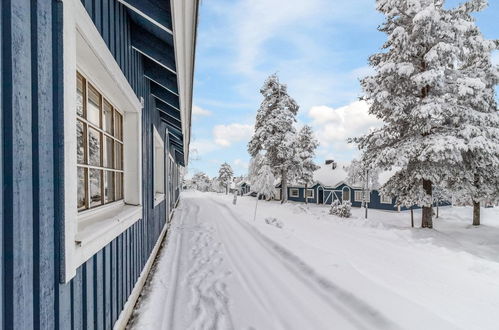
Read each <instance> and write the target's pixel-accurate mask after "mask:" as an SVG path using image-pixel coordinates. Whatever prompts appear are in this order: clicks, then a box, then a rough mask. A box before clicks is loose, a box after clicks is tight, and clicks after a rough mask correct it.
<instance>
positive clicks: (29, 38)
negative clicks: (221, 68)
mask: <svg viewBox="0 0 499 330" xmlns="http://www.w3.org/2000/svg"><path fill="white" fill-rule="evenodd" d="M81 2H82V4H83V6H84V8H85V10H86V11H87V13H88V15H89V17H90V18H91V19H92V21H93V22H94V25H95V26H96V28H97V30H98V31H99V33H100V34H101V36H102V38H103V40H104V41H105V43H106V44H107V46H108V48H109V50H110V51H111V54H113V56H114V58H115V60H116V62H117V63H118V65H119V67H120V68H121V70H122V72H123V74H124V75H125V77H126V78H127V80H128V81H129V83H130V85H131V87H132V89H133V91H134V92H135V94H136V96H137V97H138V98H139V99H141V98H143V100H144V108H143V110H142V123H141V124H142V132H143V136H142V153H143V155H142V160H143V162H142V176H143V186H142V204H143V214H142V218H141V219H140V220H139V221H137V222H136V223H135V224H134V225H132V226H131V227H130V228H128V229H127V230H126V231H124V232H123V233H122V234H121V235H120V236H118V237H116V238H115V239H114V240H113V241H112V242H111V243H110V244H109V245H107V246H105V247H103V249H101V250H100V251H99V252H98V253H97V254H95V255H94V256H92V257H91V258H90V259H88V260H87V261H86V262H85V263H84V264H83V265H81V266H80V267H79V268H78V269H77V270H76V276H75V277H74V278H73V279H71V280H70V281H69V282H67V283H61V274H63V273H64V272H65V270H64V269H63V267H64V263H63V262H61V260H64V258H65V256H64V250H63V248H62V247H63V245H64V235H63V233H64V223H65V219H64V185H65V178H64V135H63V133H64V123H65V120H64V111H63V110H64V109H63V101H64V95H63V86H64V84H63V82H64V75H65V74H72V73H64V72H63V56H62V55H63V43H62V41H63V40H62V22H63V20H64V17H63V11H62V8H63V2H61V1H59V0H1V1H0V8H1V13H0V45H1V47H0V58H1V61H0V82H1V87H0V104H1V108H2V111H1V112H0V154H1V159H2V161H1V162H0V185H1V186H2V187H3V189H0V238H1V244H0V329H23V330H24V329H27V330H29V329H60V330H66V329H85V330H87V329H112V327H113V325H114V323H115V322H116V321H117V320H118V318H119V316H120V313H121V311H122V310H123V307H124V305H125V303H126V301H127V299H128V298H129V296H130V293H131V292H132V290H133V288H134V287H135V285H136V283H137V280H138V278H139V276H140V275H141V272H142V270H143V267H144V266H145V264H146V262H147V260H148V258H149V256H150V253H151V251H152V249H153V247H154V245H155V244H156V241H157V239H158V237H159V235H160V233H161V231H162V230H163V228H164V226H165V225H166V223H167V216H168V214H169V210H170V207H169V205H168V203H169V202H168V201H171V202H172V203H173V202H174V200H176V198H177V197H178V189H176V187H174V188H173V189H172V193H174V194H175V196H169V197H167V199H165V201H163V202H161V203H160V204H159V205H157V206H154V193H155V192H154V185H153V181H152V178H153V176H154V169H153V161H152V159H153V152H154V150H153V147H152V144H151V143H150V141H152V138H153V128H156V129H157V130H158V132H160V135H161V136H162V138H163V139H164V140H165V147H166V150H169V149H170V148H169V145H168V142H167V136H166V135H165V128H166V126H165V125H164V124H163V123H162V121H161V118H160V117H159V115H158V113H157V110H156V108H155V104H154V102H152V101H151V96H150V91H151V87H150V82H149V80H148V79H147V78H145V77H144V56H143V55H142V54H140V53H139V52H137V51H135V50H134V49H133V48H132V46H131V45H132V40H131V38H132V33H131V25H132V24H135V23H133V22H132V19H131V18H130V16H129V14H128V9H127V8H126V7H125V6H124V5H123V4H122V3H120V2H118V1H117V0H81ZM168 19H170V18H168ZM170 55H173V54H170ZM166 170H167V171H172V170H173V169H169V168H168V166H166ZM165 178H166V179H168V178H169V175H168V174H166V175H165ZM168 185H169V182H167V185H166V187H165V191H167V192H168V191H169V189H168V188H167V187H168Z"/></svg>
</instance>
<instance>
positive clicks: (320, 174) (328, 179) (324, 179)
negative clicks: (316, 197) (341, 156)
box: [314, 163, 347, 187]
mask: <svg viewBox="0 0 499 330" xmlns="http://www.w3.org/2000/svg"><path fill="white" fill-rule="evenodd" d="M345 165H346V164H341V163H337V166H336V168H335V169H334V170H333V167H332V164H329V165H325V164H322V165H321V166H320V168H319V169H318V170H317V171H315V172H314V181H315V182H318V183H320V184H321V185H323V186H326V187H336V186H338V185H340V184H341V183H342V182H344V181H345V180H346V178H347V172H346V171H345V169H344V168H343V167H344V166H345Z"/></svg>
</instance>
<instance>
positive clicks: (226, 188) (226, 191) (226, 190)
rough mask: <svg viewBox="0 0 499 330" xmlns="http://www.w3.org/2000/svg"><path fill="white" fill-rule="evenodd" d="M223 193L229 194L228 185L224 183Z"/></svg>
mask: <svg viewBox="0 0 499 330" xmlns="http://www.w3.org/2000/svg"><path fill="white" fill-rule="evenodd" d="M225 194H226V195H228V194H229V185H226V186H225Z"/></svg>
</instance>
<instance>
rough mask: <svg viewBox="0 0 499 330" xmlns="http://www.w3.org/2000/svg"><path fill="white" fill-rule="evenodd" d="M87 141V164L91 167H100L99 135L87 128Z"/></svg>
mask: <svg viewBox="0 0 499 330" xmlns="http://www.w3.org/2000/svg"><path fill="white" fill-rule="evenodd" d="M88 140H89V145H88V158H89V164H90V165H93V166H101V159H100V158H101V157H100V150H101V141H100V140H101V133H99V132H98V131H97V130H95V129H93V128H91V127H89V128H88Z"/></svg>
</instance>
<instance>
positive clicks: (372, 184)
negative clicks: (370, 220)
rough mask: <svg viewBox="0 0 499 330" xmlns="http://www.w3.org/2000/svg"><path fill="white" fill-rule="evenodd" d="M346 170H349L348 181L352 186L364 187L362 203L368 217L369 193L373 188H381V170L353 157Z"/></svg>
mask: <svg viewBox="0 0 499 330" xmlns="http://www.w3.org/2000/svg"><path fill="white" fill-rule="evenodd" d="M345 170H346V171H347V178H346V182H347V184H348V185H350V186H354V187H361V188H362V204H363V205H364V208H365V209H366V212H365V217H366V218H367V208H368V203H367V201H368V200H369V195H370V193H371V191H372V190H374V189H379V186H380V184H379V170H378V169H375V168H370V167H369V166H368V165H367V164H365V163H364V162H362V161H360V160H357V159H353V160H352V161H351V162H350V164H349V165H348V166H346V168H345Z"/></svg>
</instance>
